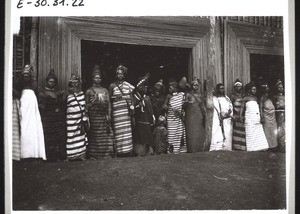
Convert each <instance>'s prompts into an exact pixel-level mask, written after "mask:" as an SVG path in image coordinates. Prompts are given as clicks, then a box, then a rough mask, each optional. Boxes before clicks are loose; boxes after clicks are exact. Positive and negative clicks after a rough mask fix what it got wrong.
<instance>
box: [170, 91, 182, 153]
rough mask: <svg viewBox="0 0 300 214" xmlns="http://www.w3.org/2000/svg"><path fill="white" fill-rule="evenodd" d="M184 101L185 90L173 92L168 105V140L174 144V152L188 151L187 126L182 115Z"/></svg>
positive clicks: (171, 144)
mask: <svg viewBox="0 0 300 214" xmlns="http://www.w3.org/2000/svg"><path fill="white" fill-rule="evenodd" d="M183 102H184V93H183V92H180V93H173V94H172V96H171V98H170V101H169V106H168V114H167V127H168V142H169V144H170V146H173V153H174V154H179V153H182V152H186V136H185V126H184V122H183V118H182V115H181V113H182V105H183Z"/></svg>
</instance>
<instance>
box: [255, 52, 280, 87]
mask: <svg viewBox="0 0 300 214" xmlns="http://www.w3.org/2000/svg"><path fill="white" fill-rule="evenodd" d="M250 77H251V80H252V81H255V82H257V83H260V82H261V81H263V82H266V83H267V84H268V85H269V88H270V89H271V92H273V91H274V87H275V84H276V81H277V80H278V79H281V81H282V83H283V84H284V57H283V56H280V55H266V54H251V55H250Z"/></svg>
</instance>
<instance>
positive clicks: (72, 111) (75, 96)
mask: <svg viewBox="0 0 300 214" xmlns="http://www.w3.org/2000/svg"><path fill="white" fill-rule="evenodd" d="M69 93H70V94H69V95H68V96H67V146H66V149H67V160H85V159H86V149H87V137H86V132H85V131H84V130H83V131H82V129H81V123H82V122H83V121H84V120H86V119H87V117H86V115H85V96H84V93H83V92H82V91H81V83H80V78H79V76H77V75H75V74H72V76H71V78H70V80H69Z"/></svg>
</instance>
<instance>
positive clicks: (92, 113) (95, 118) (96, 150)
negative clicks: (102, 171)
mask: <svg viewBox="0 0 300 214" xmlns="http://www.w3.org/2000/svg"><path fill="white" fill-rule="evenodd" d="M105 110H106V109H103V108H101V107H100V106H96V105H95V106H93V108H90V110H89V119H90V125H91V127H90V130H89V132H88V139H89V146H88V156H89V157H91V158H101V157H106V156H113V152H114V151H113V133H112V131H111V132H110V133H109V132H108V130H107V126H106V124H107V122H106V114H105V112H106V111H105Z"/></svg>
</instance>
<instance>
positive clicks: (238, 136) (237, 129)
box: [232, 121, 246, 151]
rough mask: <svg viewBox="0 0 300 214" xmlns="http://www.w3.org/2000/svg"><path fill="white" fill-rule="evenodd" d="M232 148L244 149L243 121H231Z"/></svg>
mask: <svg viewBox="0 0 300 214" xmlns="http://www.w3.org/2000/svg"><path fill="white" fill-rule="evenodd" d="M232 149H234V150H242V151H245V150H246V134H245V125H244V123H241V122H238V121H233V133H232Z"/></svg>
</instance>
